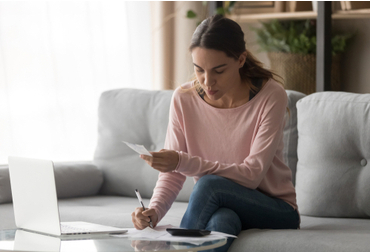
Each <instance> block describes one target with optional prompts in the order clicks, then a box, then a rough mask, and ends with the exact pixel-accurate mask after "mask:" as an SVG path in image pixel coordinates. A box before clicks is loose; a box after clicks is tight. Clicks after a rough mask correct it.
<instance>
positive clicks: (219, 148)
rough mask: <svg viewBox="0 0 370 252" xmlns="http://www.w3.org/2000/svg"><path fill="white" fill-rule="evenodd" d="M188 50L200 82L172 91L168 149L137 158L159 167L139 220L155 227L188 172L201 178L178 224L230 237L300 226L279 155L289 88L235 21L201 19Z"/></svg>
mask: <svg viewBox="0 0 370 252" xmlns="http://www.w3.org/2000/svg"><path fill="white" fill-rule="evenodd" d="M189 49H190V52H191V54H192V58H193V63H194V70H195V75H196V81H193V82H189V83H186V84H184V85H183V87H181V88H177V89H176V90H175V92H174V95H173V97H172V101H171V108H170V121H169V125H168V129H167V135H166V141H165V149H164V150H161V151H160V152H153V153H152V154H153V157H149V156H144V155H141V156H140V157H141V158H142V159H144V160H145V161H146V162H147V163H148V164H149V165H150V166H152V167H153V168H154V169H156V170H158V171H160V172H161V173H160V174H159V177H158V181H157V184H156V187H155V189H154V194H153V196H152V199H151V202H150V205H149V209H147V210H146V211H142V208H137V209H136V210H135V212H133V213H132V219H133V223H134V226H135V227H136V228H137V229H143V228H145V227H147V226H148V225H149V217H150V218H151V220H152V221H153V224H154V225H156V224H157V223H158V222H159V221H160V220H161V219H162V218H163V216H164V215H165V214H166V212H167V211H168V210H169V208H170V207H171V204H172V203H173V201H174V200H175V198H176V196H177V195H178V193H179V191H180V190H181V188H182V185H183V183H184V181H185V178H186V176H191V177H194V179H195V181H196V184H195V186H194V189H193V192H192V194H191V196H190V200H189V205H188V208H187V210H186V213H185V214H184V216H183V218H182V221H181V225H180V227H183V228H190V229H208V230H215V231H220V232H225V233H229V234H233V235H238V234H239V233H240V231H241V230H245V229H250V228H269V229H297V228H299V223H300V218H299V214H298V211H297V204H296V194H295V189H294V186H293V183H292V178H291V177H292V174H291V171H290V169H289V168H288V167H287V166H286V164H285V163H284V161H283V154H282V151H283V146H284V145H283V128H284V123H285V120H284V115H285V113H286V108H287V96H286V92H285V90H284V88H283V87H282V85H281V84H279V83H277V81H276V80H275V79H274V75H273V74H272V73H271V72H270V71H268V70H266V69H264V68H262V67H261V65H262V64H261V63H260V62H259V61H257V60H256V59H255V58H254V57H253V56H252V55H251V54H250V53H249V52H248V51H247V50H246V48H245V41H244V33H243V32H242V30H241V28H240V26H239V25H238V24H237V23H236V22H234V21H232V20H230V19H227V18H224V17H222V16H220V15H216V16H213V17H210V18H208V19H206V20H204V21H203V22H202V23H201V24H200V25H199V26H198V28H197V29H196V31H195V32H194V34H193V38H192V41H191V45H190V48H189ZM232 241H233V240H232V239H230V240H228V242H227V244H226V245H225V246H223V247H221V248H219V249H218V250H217V251H227V250H228V248H229V247H230V245H231V243H232Z"/></svg>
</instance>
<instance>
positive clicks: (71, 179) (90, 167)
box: [54, 161, 103, 199]
mask: <svg viewBox="0 0 370 252" xmlns="http://www.w3.org/2000/svg"><path fill="white" fill-rule="evenodd" d="M54 173H55V184H56V188H57V195H58V198H59V199H62V198H74V197H84V196H92V195H96V194H97V193H98V192H99V190H100V187H101V186H102V184H103V173H102V171H100V170H99V169H98V167H97V166H96V165H95V164H94V163H93V162H86V161H83V162H55V163H54Z"/></svg>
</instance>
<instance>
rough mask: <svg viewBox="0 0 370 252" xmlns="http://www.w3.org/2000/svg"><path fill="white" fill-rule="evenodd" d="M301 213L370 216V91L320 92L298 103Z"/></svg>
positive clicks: (322, 215) (297, 186)
mask: <svg viewBox="0 0 370 252" xmlns="http://www.w3.org/2000/svg"><path fill="white" fill-rule="evenodd" d="M297 108H298V135H299V141H298V165H297V177H296V179H297V182H296V191H297V203H298V207H299V210H300V213H301V214H304V215H311V216H320V217H352V218H354V217H369V216H370V194H369V192H370V164H369V160H370V94H353V93H344V92H322V93H315V94H311V95H309V96H307V97H305V98H303V99H301V100H300V101H298V103H297Z"/></svg>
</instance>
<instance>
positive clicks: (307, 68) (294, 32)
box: [252, 20, 353, 94]
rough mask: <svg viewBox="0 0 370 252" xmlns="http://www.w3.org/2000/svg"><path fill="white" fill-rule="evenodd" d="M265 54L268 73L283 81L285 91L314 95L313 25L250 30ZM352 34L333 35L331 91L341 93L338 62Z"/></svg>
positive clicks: (293, 23)
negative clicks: (267, 59)
mask: <svg viewBox="0 0 370 252" xmlns="http://www.w3.org/2000/svg"><path fill="white" fill-rule="evenodd" d="M252 30H254V31H255V32H256V34H257V43H258V44H259V45H260V47H261V50H262V51H266V52H267V56H268V57H269V59H270V63H271V69H272V70H273V71H275V73H276V74H278V75H279V76H281V77H282V78H283V79H284V83H285V88H286V89H291V90H297V91H300V92H302V93H305V94H310V93H314V92H315V91H316V21H315V20H305V21H279V20H272V21H270V22H267V23H262V26H261V28H252ZM351 37H353V34H345V35H339V34H337V35H332V39H331V42H332V56H333V58H332V71H331V85H332V90H333V91H334V90H335V91H339V90H340V80H341V79H340V59H341V54H342V53H343V52H344V51H345V49H346V47H347V45H348V41H349V39H350V38H351Z"/></svg>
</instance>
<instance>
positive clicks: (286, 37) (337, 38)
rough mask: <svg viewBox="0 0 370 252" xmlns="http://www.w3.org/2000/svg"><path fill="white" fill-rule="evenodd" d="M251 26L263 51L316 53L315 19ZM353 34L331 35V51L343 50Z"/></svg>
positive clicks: (274, 21)
mask: <svg viewBox="0 0 370 252" xmlns="http://www.w3.org/2000/svg"><path fill="white" fill-rule="evenodd" d="M261 24H262V25H261V27H260V28H252V30H253V31H254V32H255V33H256V35H257V43H258V44H259V45H260V47H261V49H262V50H263V51H268V52H271V51H279V52H291V53H301V54H316V21H315V20H302V21H300V20H294V21H281V20H271V21H270V22H267V23H261ZM353 36H354V35H353V34H345V35H334V34H333V35H332V53H333V54H336V53H341V52H344V51H345V50H346V48H347V46H348V41H349V40H350V39H351V38H352V37H353Z"/></svg>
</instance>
